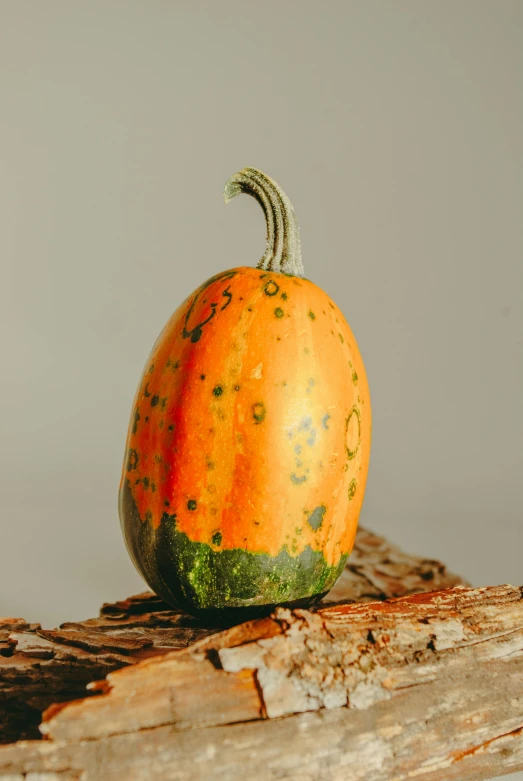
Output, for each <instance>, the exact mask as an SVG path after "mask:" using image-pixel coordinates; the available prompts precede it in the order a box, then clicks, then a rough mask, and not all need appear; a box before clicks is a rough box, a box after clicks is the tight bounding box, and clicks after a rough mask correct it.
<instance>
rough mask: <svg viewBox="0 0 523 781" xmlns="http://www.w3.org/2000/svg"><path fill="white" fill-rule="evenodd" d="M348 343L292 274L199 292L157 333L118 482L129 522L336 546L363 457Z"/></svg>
mask: <svg viewBox="0 0 523 781" xmlns="http://www.w3.org/2000/svg"><path fill="white" fill-rule="evenodd" d="M370 430H371V410H370V398H369V390H368V385H367V378H366V375H365V369H364V366H363V362H362V359H361V356H360V353H359V350H358V347H357V345H356V342H355V339H354V336H353V334H352V332H351V329H350V328H349V326H348V324H347V322H346V320H345V318H344V316H343V315H342V313H341V312H340V310H339V309H338V307H337V306H336V305H335V304H334V303H333V302H332V301H331V300H330V298H329V297H328V296H327V294H326V293H324V292H323V291H322V290H321V289H320V288H319V287H317V286H316V285H314V284H313V283H312V282H309V281H308V280H306V279H303V278H300V277H297V276H291V275H286V274H282V273H275V272H266V271H263V270H260V269H253V268H249V267H242V268H237V269H232V270H230V271H226V272H223V273H221V274H218V275H217V276H215V277H213V278H212V279H211V280H209V281H208V282H206V283H205V284H204V285H202V286H201V287H200V288H199V289H198V290H197V291H196V292H195V293H194V294H193V295H192V296H190V297H189V298H188V299H187V300H186V301H185V302H184V303H183V304H182V305H181V306H180V307H179V309H178V310H177V311H176V312H175V313H174V315H173V316H172V317H171V319H170V320H169V322H168V323H167V325H166V327H165V328H164V330H163V331H162V333H161V335H160V337H159V338H158V340H157V342H156V344H155V346H154V348H153V351H152V353H151V356H150V358H149V360H148V363H147V365H146V367H145V370H144V373H143V376H142V379H141V382H140V385H139V387H138V391H137V394H136V397H135V401H134V405H133V411H132V418H131V425H130V428H129V435H128V440H127V446H126V456H125V462H124V468H123V475H122V480H125V479H128V480H129V484H130V487H131V491H132V494H133V497H134V500H135V502H136V505H137V508H138V511H139V513H140V518H141V521H142V522H143V523H148V524H152V526H153V527H155V528H157V527H158V526H159V525H160V522H161V519H162V517H163V516H164V513H166V514H167V515H169V516H175V518H174V520H175V522H176V527H177V529H178V530H179V531H181V532H184V533H185V534H187V535H188V537H189V538H190V539H191V540H193V541H196V542H204V543H207V544H208V545H210V546H212V547H216V548H217V549H218V548H219V549H221V550H223V549H232V548H242V549H245V550H248V551H249V552H252V553H258V552H259V553H268V554H270V555H271V556H275V555H277V553H278V552H279V551H280V550H281V549H282V548H283V547H286V549H287V550H288V552H289V554H290V555H298V554H299V553H301V552H302V551H303V550H304V548H305V547H306V546H307V545H310V546H311V547H312V549H313V550H318V551H322V552H323V555H324V557H325V559H326V561H327V563H328V564H336V563H337V562H338V561H339V560H340V556H341V555H342V554H346V553H348V552H350V550H351V548H352V545H353V541H354V536H355V533H356V526H357V521H358V516H359V513H360V509H361V504H362V501H363V495H364V489H365V481H366V478H367V470H368V462H369V450H370V439H371V437H370Z"/></svg>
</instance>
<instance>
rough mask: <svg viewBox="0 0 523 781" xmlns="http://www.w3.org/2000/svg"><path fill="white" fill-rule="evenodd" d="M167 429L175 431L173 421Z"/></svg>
mask: <svg viewBox="0 0 523 781" xmlns="http://www.w3.org/2000/svg"><path fill="white" fill-rule="evenodd" d="M167 430H168V431H174V426H173V424H172V423H171V425H170V426H167Z"/></svg>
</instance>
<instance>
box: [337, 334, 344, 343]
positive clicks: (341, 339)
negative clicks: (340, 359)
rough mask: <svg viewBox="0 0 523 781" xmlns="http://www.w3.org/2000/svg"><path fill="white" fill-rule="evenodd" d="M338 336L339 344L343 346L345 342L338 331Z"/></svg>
mask: <svg viewBox="0 0 523 781" xmlns="http://www.w3.org/2000/svg"><path fill="white" fill-rule="evenodd" d="M338 336H339V337H340V342H341V343H342V344H344V342H345V339H344V338H343V335H342V334H340V333H339V331H338Z"/></svg>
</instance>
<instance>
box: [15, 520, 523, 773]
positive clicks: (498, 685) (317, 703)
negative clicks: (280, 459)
mask: <svg viewBox="0 0 523 781" xmlns="http://www.w3.org/2000/svg"><path fill="white" fill-rule="evenodd" d="M460 583H462V581H460V579H459V578H458V577H456V576H454V575H451V574H449V573H448V572H447V571H446V569H445V567H444V566H443V565H441V564H440V563H439V562H435V561H432V560H427V559H419V558H416V557H412V556H408V555H406V554H403V553H401V552H400V551H398V550H397V549H396V548H394V547H392V546H390V545H388V544H387V543H386V542H385V541H384V540H382V539H381V538H378V537H376V536H375V535H372V534H371V533H370V532H367V531H365V530H360V532H359V536H358V541H357V545H356V548H355V551H354V553H353V555H352V556H351V559H350V564H349V565H348V567H347V569H346V570H345V572H344V574H343V576H342V578H341V579H340V581H339V583H338V584H337V586H336V588H335V589H334V590H333V592H331V594H329V599H328V600H327V601H325V603H324V604H322V605H321V606H320V607H319V608H318V609H316V610H315V611H307V610H292V611H291V610H289V609H286V608H278V609H277V610H276V611H275V613H274V614H273V615H272V616H271V617H268V618H263V619H258V620H255V621H250V622H247V623H244V624H241V625H239V626H234V627H230V628H228V629H225V630H222V631H218V630H217V629H216V628H212V629H211V628H209V627H204V626H201V624H199V623H198V622H197V621H195V620H194V619H191V618H190V617H188V616H184V615H183V614H180V613H177V612H175V611H172V610H170V609H169V608H168V607H167V606H166V605H164V604H163V603H161V602H160V600H158V599H157V598H156V597H154V596H153V595H151V594H144V595H139V596H138V597H133V598H130V599H128V600H124V601H123V602H120V603H116V604H113V605H105V606H104V607H103V608H102V611H101V614H100V616H99V618H97V619H90V620H88V621H83V622H79V623H75V624H64V625H63V626H62V627H61V629H60V630H56V631H45V630H42V629H40V628H39V627H38V626H28V625H27V624H24V623H23V622H20V621H19V622H18V623H16V620H15V619H7V621H6V623H4V624H3V625H0V654H2V653H3V654H4V656H0V698H2V699H3V701H4V703H5V705H6V713H7V714H8V716H9V718H8V719H7V720H6V721H7V727H6V728H5V730H4V738H5V737H7V738H9V737H10V736H12V735H15V734H16V732H17V730H18V734H20V732H21V733H22V734H24V735H25V734H27V733H28V732H29V729H30V728H29V727H27V726H26V725H25V723H24V720H23V718H22V717H21V716H20V713H21V710H20V708H22V710H23V707H22V706H27V707H28V708H31V709H33V711H34V713H35V714H36V715H35V719H34V721H36V720H37V716H38V717H39V714H40V710H41V709H42V708H43V707H47V710H46V712H45V713H44V720H43V723H42V725H41V727H40V729H41V732H42V733H43V735H44V737H45V738H46V740H43V741H36V740H31V741H23V742H19V743H14V744H13V745H10V746H5V747H3V748H1V749H0V778H7V779H13V780H14V779H16V780H17V781H18V780H19V779H22V778H25V777H27V774H31V773H33V774H44V773H45V774H47V775H45V779H46V781H51V779H61V780H62V781H68V780H69V779H82V780H83V781H90V780H91V779H96V781H100V780H101V781H104V780H105V779H107V781H110V780H112V779H120V778H125V779H137V781H138V780H141V779H144V780H145V779H150V778H155V779H173V780H174V779H176V781H185V779H199V778H202V779H203V778H206V779H215V778H216V779H223V780H224V781H225V780H226V779H227V780H228V779H230V778H233V777H235V776H236V775H238V774H239V773H242V774H243V773H245V774H246V775H249V776H250V777H251V778H255V779H262V780H263V779H300V781H308V780H310V781H313V779H314V780H316V779H321V780H322V781H327V780H329V781H331V780H332V781H338V779H339V780H340V781H341V779H343V780H344V781H346V780H347V779H354V781H358V780H359V779H366V781H367V780H368V781H372V780H373V779H376V780H377V779H379V780H380V781H382V780H383V779H385V780H386V779H395V781H399V779H407V778H409V779H410V778H416V779H421V780H422V781H425V779H426V780H427V781H429V780H430V781H432V780H434V781H436V779H452V778H456V779H458V778H460V779H481V778H489V777H491V776H492V775H496V774H501V773H504V772H510V771H512V770H516V769H518V768H523V590H522V589H521V588H514V587H512V586H498V587H491V588H482V589H471V588H468V587H466V586H464V585H459V584H460ZM449 587H450V588H449ZM430 589H437V590H435V591H430ZM442 589H443V590H442ZM424 592H429V593H424ZM118 668H122V669H118ZM86 684H89V690H88V692H86V691H85V685H86ZM86 694H90V695H91V696H89V697H87V698H86ZM75 697H82V699H79V700H78V701H77V702H72V703H69V704H67V703H65V701H66V700H71V699H73V698H75ZM50 703H53V704H50ZM15 705H17V707H18V708H19V710H18V711H17V710H16V707H15ZM1 723H2V722H1V721H0V724H1ZM9 725H11V726H9ZM13 725H14V726H13ZM31 728H32V729H34V727H33V726H32V725H31ZM9 730H10V731H9ZM24 730H25V732H24ZM30 734H33V733H30ZM36 777H38V778H39V776H35V778H36Z"/></svg>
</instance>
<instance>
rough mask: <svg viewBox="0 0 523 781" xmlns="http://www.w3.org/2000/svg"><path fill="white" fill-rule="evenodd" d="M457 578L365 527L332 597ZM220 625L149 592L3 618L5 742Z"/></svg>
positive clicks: (0, 684) (372, 595)
mask: <svg viewBox="0 0 523 781" xmlns="http://www.w3.org/2000/svg"><path fill="white" fill-rule="evenodd" d="M458 583H463V581H462V579H461V578H459V577H457V576H455V575H452V574H451V573H449V572H448V571H447V570H446V568H445V566H444V565H443V564H441V563H440V562H437V561H432V560H430V559H424V558H420V557H417V556H411V555H408V554H405V553H403V552H402V551H400V550H399V549H397V548H396V547H394V546H392V545H390V544H389V543H388V542H387V541H386V540H384V539H383V538H381V537H378V536H377V535H374V534H372V533H371V532H369V531H367V530H365V529H362V528H360V529H359V530H358V536H357V539H356V544H355V547H354V551H353V553H352V555H351V557H350V560H349V563H348V565H347V568H346V569H345V572H344V573H343V574H342V577H341V578H340V580H339V581H338V583H337V584H336V586H335V588H334V589H333V590H332V591H331V592H330V594H329V597H328V599H329V600H330V601H333V600H334V601H336V600H345V601H348V600H357V601H365V600H376V599H385V598H387V597H394V596H401V595H404V594H409V593H416V592H420V591H427V590H431V589H436V588H445V587H447V586H452V585H455V584H458ZM216 631H217V629H216V628H209V627H206V626H203V625H202V624H201V623H200V622H199V621H196V620H195V619H194V618H192V617H190V616H187V615H185V614H183V613H180V612H178V611H175V610H172V609H171V608H170V607H169V606H168V605H166V604H165V603H164V602H162V600H161V599H159V598H158V597H156V596H155V595H154V594H151V593H150V592H146V593H144V594H139V595H137V596H134V597H130V598H129V599H125V600H122V601H121V602H116V603H114V604H106V605H104V606H103V607H102V609H101V611H100V615H99V617H98V618H92V619H88V620H87V621H79V622H76V623H75V622H68V623H65V624H62V626H61V627H60V629H59V630H54V631H48V630H43V629H42V628H41V627H40V625H39V624H31V625H30V624H27V623H26V622H25V621H24V620H23V619H16V618H15V619H9V618H7V619H0V743H8V742H12V741H14V740H19V739H24V738H33V739H35V738H39V737H40V733H39V730H38V725H39V723H40V720H41V714H42V711H44V710H45V709H46V708H48V707H49V706H50V705H51V704H52V703H56V702H65V701H69V700H73V699H77V698H80V697H85V696H86V695H87V694H89V693H90V692H91V693H94V691H93V690H90V692H89V691H86V686H87V684H89V683H90V682H92V681H95V680H99V679H102V678H104V677H105V676H106V675H107V674H108V673H110V672H113V671H114V670H117V669H119V668H121V667H126V666H129V665H134V664H136V663H137V662H140V661H141V660H143V659H146V658H148V657H150V656H157V655H161V654H165V653H167V652H168V651H172V650H173V649H175V648H185V647H186V646H187V645H189V644H190V643H192V642H194V641H195V640H198V639H200V638H202V637H207V636H209V635H210V634H213V633H215V632H216Z"/></svg>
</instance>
